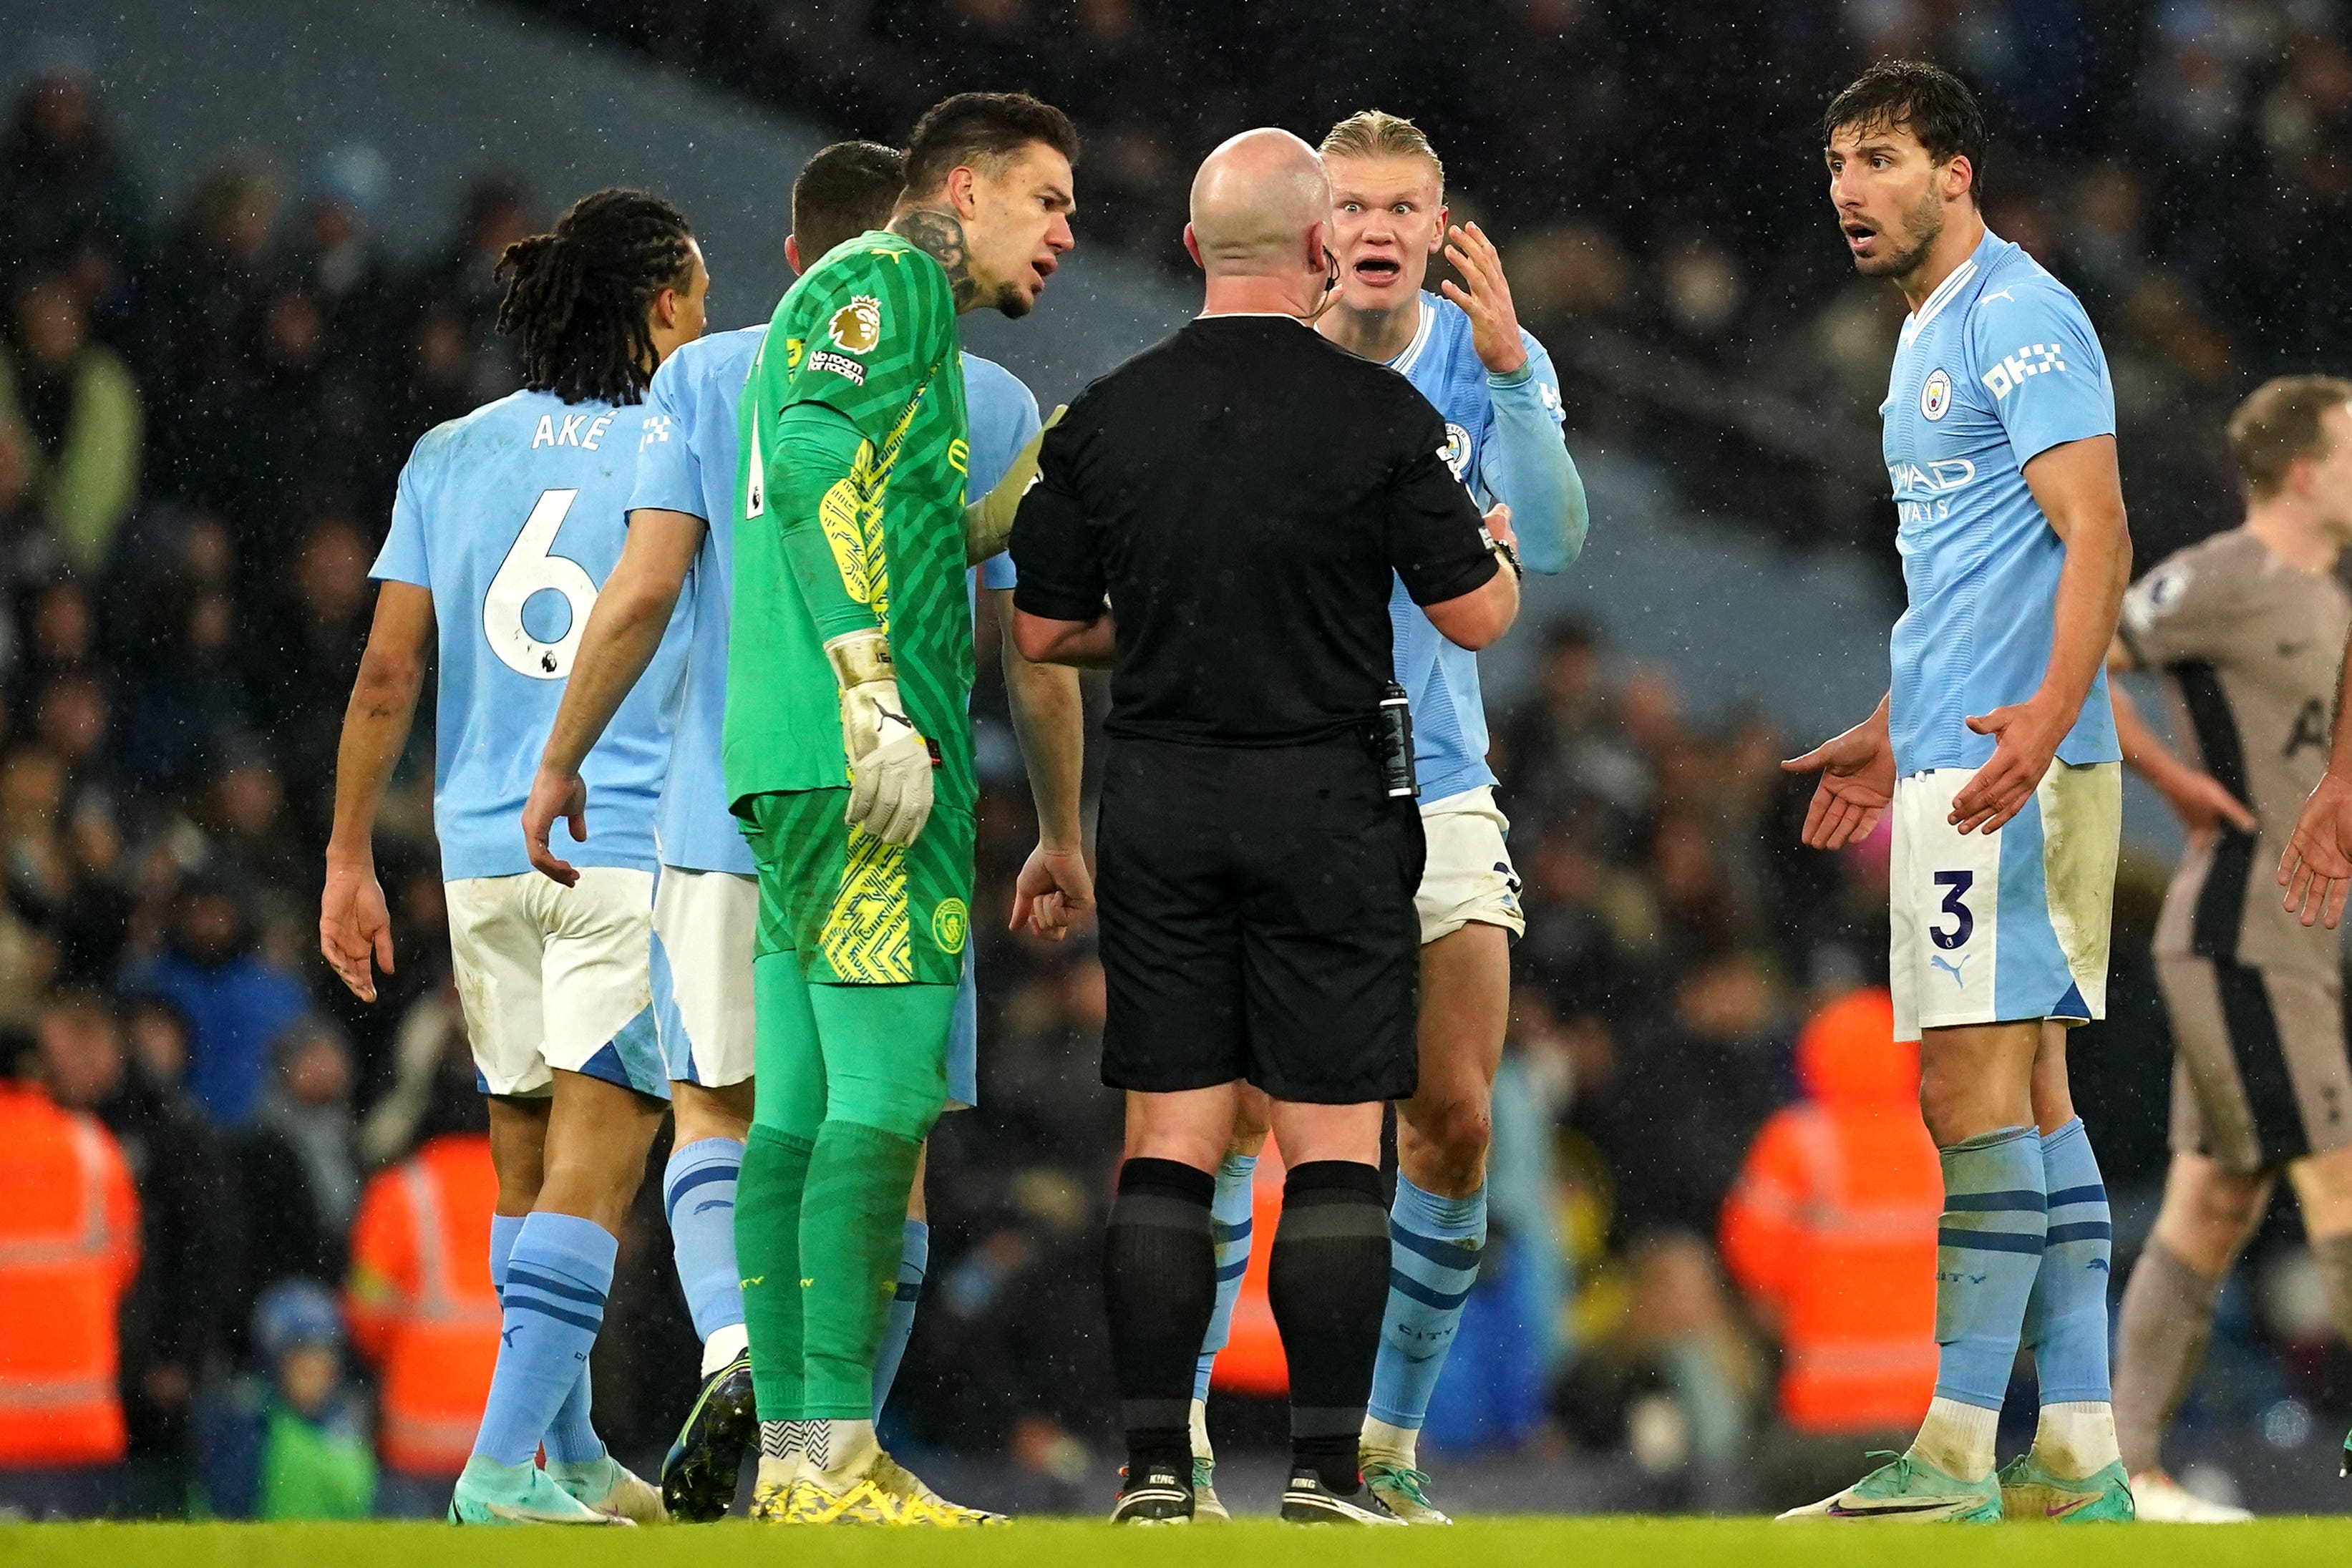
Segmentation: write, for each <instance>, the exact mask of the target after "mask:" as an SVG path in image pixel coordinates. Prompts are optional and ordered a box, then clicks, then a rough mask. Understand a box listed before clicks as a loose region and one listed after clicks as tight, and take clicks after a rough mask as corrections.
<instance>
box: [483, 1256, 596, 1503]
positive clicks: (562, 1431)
mask: <svg viewBox="0 0 2352 1568" xmlns="http://www.w3.org/2000/svg"><path fill="white" fill-rule="evenodd" d="M528 1218H530V1216H529V1215H527V1214H493V1215H491V1216H490V1288H491V1289H492V1290H494V1291H498V1293H499V1300H500V1301H504V1300H505V1299H506V1293H507V1259H508V1257H509V1255H510V1254H511V1253H512V1252H513V1251H514V1244H515V1238H516V1237H518V1236H520V1235H521V1234H522V1224H523V1221H524V1220H526V1219H528ZM595 1401H596V1390H595V1386H594V1384H593V1381H592V1380H591V1378H590V1376H589V1372H588V1364H587V1363H586V1362H584V1361H583V1362H582V1363H581V1364H580V1379H579V1381H578V1382H576V1383H574V1384H573V1385H572V1390H571V1392H570V1393H568V1394H566V1395H565V1396H563V1403H562V1405H560V1406H557V1407H556V1411H555V1417H554V1419H553V1420H551V1421H550V1422H549V1423H548V1424H547V1432H546V1435H545V1437H544V1439H543V1440H544V1441H545V1442H546V1444H547V1457H548V1458H549V1459H551V1460H552V1461H553V1462H555V1463H557V1464H564V1463H571V1464H589V1463H593V1461H595V1460H597V1459H601V1458H604V1439H603V1438H601V1437H597V1436H596V1427H595V1423H594V1418H593V1412H594V1407H595Z"/></svg>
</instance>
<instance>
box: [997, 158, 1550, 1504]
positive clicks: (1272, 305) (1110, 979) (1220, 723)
mask: <svg viewBox="0 0 2352 1568" xmlns="http://www.w3.org/2000/svg"><path fill="white" fill-rule="evenodd" d="M1330 203H1331V196H1330V187H1329V185H1328V183H1327V181H1326V180H1325V178H1324V174H1323V166H1322V163H1321V162H1320V161H1319V160H1318V158H1317V157H1316V155H1315V153H1314V152H1313V151H1312V150H1311V149H1310V148H1308V147H1307V144H1306V143H1305V142H1303V141H1299V140H1298V139H1297V137H1295V136H1292V135H1289V134H1288V133H1286V132H1284V131H1270V130H1269V131H1249V132H1246V133H1245V134H1244V135H1240V136H1236V137H1234V139H1233V140H1232V141H1228V142H1226V143H1225V144H1224V145H1223V146H1222V147H1219V148H1218V149H1217V150H1216V152H1213V153H1212V154H1211V155H1210V156H1209V159H1208V161H1207V162H1204V163H1202V165H1201V172H1200V173H1199V175H1198V176H1197V177H1196V178H1195V179H1194V180H1193V182H1192V223H1191V224H1190V225H1187V226H1186V228H1185V231H1184V243H1185V246H1186V248H1187V249H1188V250H1190V251H1191V252H1192V256H1193V259H1195V260H1196V261H1198V262H1199V263H1200V264H1201V268H1202V272H1203V273H1204V274H1206V277H1207V288H1206V294H1207V300H1206V304H1205V305H1204V306H1203V308H1202V311H1201V313H1200V314H1199V315H1198V316H1197V317H1195V318H1194V319H1192V320H1191V321H1188V322H1186V323H1185V324H1184V325H1183V326H1182V327H1181V328H1179V329H1177V330H1176V331H1175V332H1174V333H1172V334H1171V335H1170V336H1169V337H1168V338H1167V339H1166V340H1163V341H1161V342H1160V343H1157V344H1155V345H1153V346H1152V347H1151V348H1149V349H1146V350H1144V351H1143V352H1141V353H1139V354H1138V355H1136V356H1135V357H1134V358H1133V359H1131V360H1129V361H1127V362H1126V363H1125V364H1123V365H1121V366H1119V367H1118V369H1116V370H1114V371H1110V372H1109V373H1108V375H1105V376H1102V377H1100V378H1098V379H1097V380H1096V381H1095V382H1093V383H1092V384H1090V385H1089V386H1088V387H1087V390H1086V391H1085V392H1083V393H1081V394H1080V395H1079V396H1078V398H1077V399H1076V401H1075V402H1072V403H1071V405H1070V409H1069V413H1068V415H1067V417H1066V418H1065V419H1064V420H1063V421H1062V423H1059V424H1057V425H1055V427H1054V428H1053V429H1052V430H1050V431H1048V432H1046V434H1045V440H1044V443H1043V444H1042V445H1041V447H1040V449H1039V453H1038V477H1037V482H1036V484H1034V486H1031V487H1030V489H1029V490H1028V492H1027V494H1026V495H1025V496H1024V497H1023V498H1022V502H1021V511H1020V516H1019V517H1018V518H1017V519H1016V521H1015V522H1014V524H1013V557H1014V559H1015V560H1016V561H1017V563H1018V564H1019V567H1020V576H1021V580H1020V584H1019V586H1018V587H1016V588H1015V589H1014V590H1013V640H1014V642H1015V643H1016V644H1017V645H1018V647H1019V648H1020V650H1021V652H1022V653H1023V654H1024V656H1026V657H1027V658H1029V659H1031V660H1033V661H1039V662H1053V663H1058V664H1108V665H1109V666H1110V667H1111V682H1110V698H1111V700H1110V712H1109V714H1108V716H1106V717H1105V719H1104V723H1103V735H1104V738H1105V747H1104V753H1103V760H1102V779H1103V785H1102V793H1101V801H1102V809H1101V812H1100V817H1099V821H1098V825H1097V831H1096V843H1097V856H1098V861H1099V863H1100V866H1101V880H1100V883H1099V884H1098V886H1099V894H1098V901H1097V909H1098V910H1099V912H1100V917H1101V930H1102V946H1101V955H1102V964H1103V975H1104V983H1105V987H1106V990H1107V997H1106V1003H1107V1006H1106V1012H1105V1018H1104V1024H1103V1082H1106V1083H1108V1084H1109V1085H1110V1086H1112V1087H1113V1088H1118V1089H1125V1090H1128V1091H1129V1092H1130V1094H1131V1096H1132V1097H1131V1099H1130V1101H1129V1113H1128V1123H1127V1146H1126V1151H1125V1156H1126V1157H1125V1159H1124V1160H1123V1162H1122V1163H1121V1165H1120V1166H1119V1177H1118V1199H1117V1201H1116V1202H1115V1203H1114V1204H1113V1205H1112V1207H1111V1213H1110V1223H1109V1226H1108V1238H1107V1239H1106V1242H1105V1246H1104V1253H1103V1258H1104V1262H1103V1285H1104V1302H1105V1307H1106V1315H1107V1316H1108V1319H1109V1322H1110V1352H1111V1364H1112V1368H1113V1373H1114V1378H1115V1381H1116V1383H1117V1385H1118V1393H1119V1416H1120V1422H1121V1425H1122V1426H1123V1427H1125V1428H1126V1433H1127V1485H1126V1486H1125V1488H1124V1489H1123V1490H1121V1491H1120V1493H1119V1500H1118V1506H1117V1508H1116V1510H1115V1511H1114V1513H1113V1515H1112V1517H1113V1519H1114V1520H1117V1521H1134V1522H1164V1521H1169V1520H1184V1519H1189V1518H1191V1517H1192V1514H1193V1507H1194V1502H1195V1495H1194V1491H1193V1485H1192V1477H1193V1468H1192V1451H1191V1439H1190V1437H1189V1435H1188V1432H1187V1425H1188V1421H1189V1417H1190V1413H1191V1408H1192V1387H1193V1383H1194V1380H1195V1378H1196V1376H1197V1375H1198V1369H1199V1365H1200V1351H1201V1345H1202V1341H1203V1338H1204V1337H1205V1336H1206V1334H1207V1333H1208V1330H1209V1324H1210V1321H1211V1318H1212V1315H1213V1312H1215V1304H1216V1302H1215V1299H1216V1291H1217V1260H1216V1245H1215V1239H1214V1238H1215V1234H1216V1232H1215V1215H1214V1213H1213V1203H1214V1201H1215V1198H1216V1194H1217V1176H1216V1173H1217V1171H1218V1170H1219V1168H1220V1166H1222V1164H1223V1158H1224V1154H1225V1150H1226V1148H1227V1146H1228V1145H1229V1144H1230V1142H1231V1140H1232V1137H1233V1133H1234V1122H1235V1115H1236V1112H1237V1108H1238V1106H1239V1103H1240V1101H1239V1095H1240V1093H1241V1091H1242V1088H1243V1086H1244V1084H1247V1085H1250V1086H1253V1087H1255V1089H1257V1090H1261V1091H1263V1092H1264V1093H1265V1096H1266V1102H1267V1107H1268V1108H1267V1111H1266V1115H1267V1117H1268V1119H1269V1120H1270V1121H1271V1122H1272V1124H1273V1132H1274V1136H1275V1138H1276V1141H1277V1142H1278V1143H1279V1144H1280V1145H1281V1147H1282V1156H1283V1159H1284V1161H1285V1162H1286V1166H1287V1170H1286V1174H1285V1176H1284V1178H1283V1220H1282V1225H1281V1228H1280V1229H1279V1231H1278V1233H1277V1234H1276V1237H1275V1239H1274V1246H1273V1254H1274V1258H1273V1263H1272V1266H1271V1270H1270V1273H1269V1275H1268V1278H1269V1280H1270V1281H1272V1282H1271V1283H1270V1284H1269V1285H1268V1287H1267V1300H1268V1301H1269V1302H1270V1303H1271V1305H1272V1307H1273V1311H1274V1317H1275V1322H1276V1323H1277V1324H1278V1325H1279V1326H1280V1328H1281V1330H1282V1337H1283V1348H1284V1352H1285V1354H1286V1357H1287V1360H1288V1366H1289V1372H1290V1402H1291V1431H1290V1437H1291V1473H1290V1483H1289V1485H1288V1486H1287V1487H1286V1489H1285V1490H1284V1492H1283V1502H1282V1514H1283V1517H1284V1518H1285V1519H1288V1520H1295V1521H1321V1520H1343V1521H1354V1522H1358V1523H1363V1522H1374V1523H1381V1522H1386V1523H1393V1522H1395V1520H1394V1516H1393V1515H1392V1514H1391V1513H1390V1512H1389V1511H1388V1509H1387V1506H1386V1505H1385V1504H1384V1503H1382V1502H1381V1500H1379V1499H1378V1498H1376V1497H1373V1496H1372V1495H1371V1494H1370V1492H1369V1491H1368V1490H1366V1489H1365V1486H1364V1482H1363V1476H1362V1467H1361V1465H1360V1463H1359V1461H1358V1442H1359V1438H1360V1434H1361V1431H1362V1428H1363V1424H1364V1418H1365V1412H1366V1409H1367V1406H1368V1404H1369V1401H1370V1394H1371V1385H1372V1364H1373V1360H1374V1358H1375V1357H1376V1356H1377V1354H1379V1351H1380V1345H1381V1319H1382V1316H1383V1314H1384V1312H1385V1310H1386V1307H1387V1303H1388V1291H1389V1273H1390V1242H1389V1217H1388V1200H1387V1197H1386V1195H1385V1192H1384V1189H1383V1188H1382V1186H1381V1108H1382V1105H1383V1104H1384V1103H1386V1102H1387V1101H1390V1100H1394V1099H1402V1098H1404V1097H1405V1096H1407V1095H1410V1094H1411V1093H1412V1092H1413V1089H1414V1086H1415V1084H1416V1083H1417V1082H1418V1081H1419V1060H1420V1059H1419V1053H1418V1050H1417V1046H1416V1041H1415V1036H1414V1022H1415V1003H1416V998H1417V994H1418V993H1417V987H1418V977H1419V974H1420V954H1421V923H1420V920H1419V917H1418V916H1417V915H1415V913H1414V903H1413V895H1414V890H1415V887H1416V886H1417V885H1418V883H1420V880H1421V873H1422V864H1423V859H1424V857H1425V852H1426V847H1425V844H1424V841H1423V835H1422V827H1421V813H1420V810H1419V809H1418V808H1417V807H1416V806H1415V804H1414V802H1413V799H1412V797H1413V795H1414V793H1415V790H1414V786H1413V780H1412V777H1411V774H1412V758H1413V747H1412V737H1411V735H1410V733H1408V732H1407V728H1406V727H1405V726H1403V725H1402V724H1400V723H1398V722H1396V720H1397V719H1398V717H1399V716H1400V715H1401V712H1402V709H1403V707H1404V706H1405V698H1404V694H1403V693H1402V691H1401V690H1399V691H1396V695H1394V696H1393V697H1391V696H1390V695H1389V694H1390V693H1391V690H1392V689H1394V681H1395V660H1394V651H1395V650H1394V637H1393V634H1392V632H1391V601H1392V600H1393V599H1394V597H1395V594H1396V592H1397V591H1398V585H1399V584H1402V591H1403V592H1404V593H1405V594H1406V595H1407V596H1408V597H1409V598H1410V599H1411V600H1412V602H1413V603H1415V604H1418V605H1420V606H1421V607H1422V608H1423V611H1425V612H1427V614H1428V616H1429V619H1430V623H1431V624H1432V625H1433V626H1435V627H1436V628H1437V629H1438V630H1439V631H1440V632H1443V633H1444V634H1445V635H1446V636H1448V637H1451V638H1453V639H1454V642H1456V643H1459V644H1460V645H1461V646H1462V647H1465V648H1477V647H1480V646H1483V645H1484V644H1485V643H1489V642H1492V641H1493V640H1494V639H1495V638H1496V637H1498V636H1500V635H1501V634H1502V632H1503V631H1504V629H1505V628H1507V626H1509V625H1510V623H1511V618H1512V616H1513V614H1514V613H1515V612H1517V608H1518V589H1517V582H1516V580H1515V579H1514V578H1513V577H1512V575H1511V573H1510V571H1509V570H1508V568H1507V565H1506V564H1505V562H1504V561H1503V559H1501V558H1500V557H1498V556H1497V555H1496V554H1495V553H1494V552H1493V551H1492V550H1490V549H1489V548H1488V540H1487V538H1486V535H1485V533H1484V531H1483V530H1482V529H1481V528H1480V518H1479V515H1478V507H1477V504H1476V503H1475V501H1473V500H1472V499H1471V497H1470V492H1469V491H1468V490H1467V489H1465V487H1464V486H1463V484H1462V481H1461V480H1459V479H1457V478H1456V477H1454V471H1453V470H1452V469H1451V468H1450V467H1448V466H1447V465H1446V462H1445V458H1444V450H1445V448H1446V445H1447V435H1446V429H1445V422H1444V418H1443V417H1441V416H1440V415H1439V413H1438V412H1437V410H1436V409H1435V408H1434V407H1433V406H1432V405H1431V403H1430V402H1429V400H1428V399H1427V398H1425V397H1423V395H1422V394H1421V392H1418V391H1417V390H1415V388H1414V387H1413V384H1412V382H1409V381H1407V380H1406V379H1405V378H1404V377H1403V376H1402V375H1400V374H1398V373H1397V372H1396V371H1393V370H1391V369H1390V368H1389V367H1388V366H1386V365H1381V364H1376V363H1374V362H1373V361H1370V360H1368V359H1362V358H1360V357H1358V356H1357V355H1355V354H1353V353H1350V352H1349V350H1346V349H1344V348H1342V347H1340V346H1339V344H1337V343H1334V342H1331V341H1329V340H1326V339H1325V338H1324V337H1323V336H1322V335H1321V334H1319V333H1318V332H1316V331H1315V330H1314V329H1312V328H1311V327H1309V326H1307V322H1308V321H1309V320H1311V319H1313V318H1314V316H1315V314H1316V312H1317V311H1318V309H1319V308H1321V305H1322V303H1323V302H1324V301H1325V300H1328V299H1337V298H1339V296H1338V294H1337V293H1336V292H1335V291H1333V289H1332V287H1331V283H1332V278H1333V273H1334V271H1335V268H1334V267H1333V265H1332V263H1331V260H1330V257H1329V253H1328V251H1327V250H1326V249H1325V246H1324V235H1325V229H1326V226H1327V225H1328V223H1329V222H1330V211H1331V207H1330ZM1494 515H1495V517H1496V521H1498V522H1499V521H1501V520H1503V512H1502V510H1501V508H1499V507H1497V508H1496V513H1495V514H1494ZM1113 605H1117V606H1118V613H1117V614H1116V616H1114V615H1113V613H1112V611H1111V606H1113ZM1384 716H1385V717H1384Z"/></svg>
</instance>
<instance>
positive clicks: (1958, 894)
mask: <svg viewBox="0 0 2352 1568" xmlns="http://www.w3.org/2000/svg"><path fill="white" fill-rule="evenodd" d="M1976 880H1977V873H1974V872H1972V871H1939V872H1937V873H1936V885H1937V887H1940V888H1942V889H1943V890H1944V913H1945V914H1947V915H1950V916H1951V917H1952V918H1953V920H1954V922H1955V923H1956V924H1954V925H1953V926H1952V928H1951V929H1950V930H1948V931H1947V930H1945V929H1944V928H1943V927H1942V926H1939V925H1930V926H1929V927H1927V938H1928V940H1929V941H1931V942H1933V943H1935V944H1936V946H1938V947H1941V948H1942V949H1943V950H1944V951H1945V952H1947V953H1948V952H1950V951H1951V950H1952V949H1953V948H1955V947H1965V946H1968V945H1969V936H1970V935H1971V934H1972V933H1973V932H1974V931H1975V930H1976V928H1977V917H1976V916H1975V915H1971V914H1969V906H1968V905H1967V904H1963V903H1961V902H1960V901H1961V900H1962V899H1964V898H1966V897H1968V895H1969V888H1971V887H1974V886H1975V885H1976Z"/></svg>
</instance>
